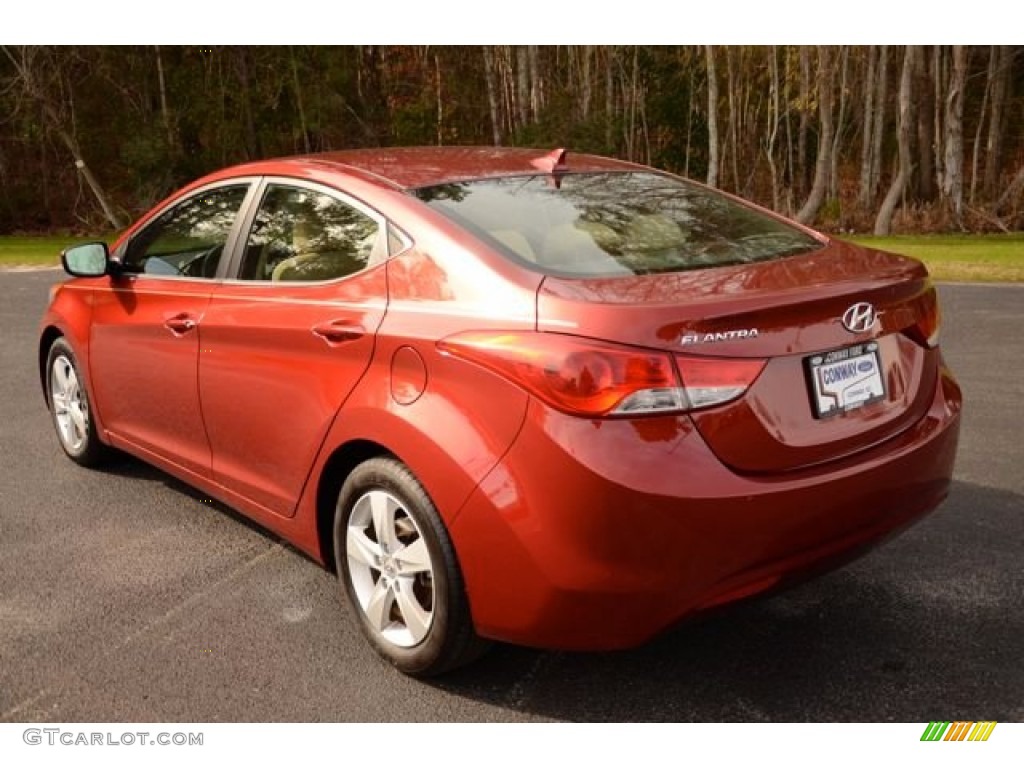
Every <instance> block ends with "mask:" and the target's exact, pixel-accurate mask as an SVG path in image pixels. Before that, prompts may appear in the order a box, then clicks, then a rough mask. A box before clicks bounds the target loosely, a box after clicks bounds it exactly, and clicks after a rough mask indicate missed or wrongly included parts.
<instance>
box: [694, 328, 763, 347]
mask: <svg viewBox="0 0 1024 768" xmlns="http://www.w3.org/2000/svg"><path fill="white" fill-rule="evenodd" d="M756 338H757V328H738V329H736V330H734V331H719V332H717V333H695V332H693V331H688V332H686V333H684V334H683V335H682V336H681V337H680V338H679V343H680V344H682V345H683V346H684V347H685V346H687V345H689V344H708V343H711V342H715V341H739V340H740V339H756Z"/></svg>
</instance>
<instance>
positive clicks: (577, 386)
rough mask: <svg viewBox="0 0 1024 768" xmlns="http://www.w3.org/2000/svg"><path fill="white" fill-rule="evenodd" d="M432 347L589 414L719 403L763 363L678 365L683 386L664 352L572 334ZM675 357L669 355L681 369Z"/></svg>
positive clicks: (485, 335) (482, 338) (478, 338)
mask: <svg viewBox="0 0 1024 768" xmlns="http://www.w3.org/2000/svg"><path fill="white" fill-rule="evenodd" d="M438 348H439V349H440V350H441V352H442V353H444V354H448V355H451V356H453V357H458V358H461V359H463V360H469V361H472V362H474V363H477V364H478V365H482V366H484V367H485V368H489V369H490V370H492V371H494V372H496V373H498V374H500V375H502V376H504V377H505V378H507V379H509V380H510V381H513V382H515V383H516V384H518V385H519V386H521V387H523V388H524V389H526V390H527V391H528V392H530V393H531V394H533V395H535V396H537V397H538V398H540V399H541V400H543V401H544V402H545V403H547V404H548V405H551V406H553V407H554V408H557V409H559V410H561V411H565V412H567V413H571V414H575V415H579V416H591V417H596V416H630V415H643V414H651V413H669V412H673V411H685V410H688V409H691V408H701V407H706V406H708V405H713V404H717V403H721V402H725V401H726V400H731V399H733V398H735V397H738V396H739V395H740V394H742V392H743V391H744V390H745V389H746V387H747V386H749V384H750V382H752V381H753V380H754V378H756V377H757V374H758V373H759V372H760V370H761V368H762V367H763V365H764V363H763V361H747V360H723V361H715V360H701V361H700V362H698V363H695V364H694V365H693V366H690V367H689V368H687V369H686V370H689V375H691V376H692V377H693V382H694V383H693V384H692V385H691V382H690V381H689V380H688V378H687V377H688V374H687V373H686V372H685V371H684V373H683V381H682V382H680V379H679V375H678V374H677V373H676V370H675V368H674V367H673V364H672V358H671V357H670V356H669V355H668V354H666V353H663V352H656V351H652V350H645V349H637V348H634V347H627V346H619V345H616V344H610V343H607V342H603V341H595V340H591V339H582V338H577V337H574V336H563V335H560V334H553V333H532V332H512V331H509V332H502V331H470V332H466V333H460V334H456V335H455V336H449V337H448V338H446V339H443V340H441V341H439V342H438ZM683 360H684V358H682V357H679V356H677V358H676V361H677V363H678V364H679V365H680V367H681V369H682V368H683V366H684V363H683ZM685 360H686V361H688V362H689V361H693V360H696V358H685ZM688 362H687V365H688ZM755 367H756V370H753V369H754V368H755ZM716 371H717V373H716ZM742 381H745V382H746V383H745V384H743V383H741V382H742ZM691 386H694V387H695V389H693V391H692V393H691Z"/></svg>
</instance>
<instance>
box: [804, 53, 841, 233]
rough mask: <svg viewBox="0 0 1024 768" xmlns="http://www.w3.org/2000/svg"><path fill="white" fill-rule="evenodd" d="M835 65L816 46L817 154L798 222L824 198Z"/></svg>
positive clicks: (814, 211)
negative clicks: (812, 180)
mask: <svg viewBox="0 0 1024 768" xmlns="http://www.w3.org/2000/svg"><path fill="white" fill-rule="evenodd" d="M834 73H835V67H834V62H833V61H832V52H831V51H830V50H829V49H828V47H827V46H824V45H819V46H818V78H817V81H818V120H819V122H820V124H821V132H820V133H819V134H818V157H817V161H816V162H815V164H814V183H813V184H812V185H811V191H810V193H809V194H808V195H807V200H806V202H804V205H803V207H802V208H801V209H800V211H799V212H798V213H797V215H796V220H797V221H799V222H800V223H801V224H810V223H811V222H812V221H814V218H815V217H816V216H817V215H818V211H819V210H820V208H821V204H822V203H823V202H825V192H826V191H827V188H828V172H829V168H830V167H831V165H832V162H831V158H830V155H831V154H832V131H833V126H832V89H833V86H834V81H835V76H834Z"/></svg>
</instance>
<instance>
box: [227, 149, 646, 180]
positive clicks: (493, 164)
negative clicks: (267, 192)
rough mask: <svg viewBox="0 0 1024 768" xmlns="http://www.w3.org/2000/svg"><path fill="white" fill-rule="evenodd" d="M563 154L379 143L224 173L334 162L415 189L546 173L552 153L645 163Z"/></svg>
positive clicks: (601, 164) (573, 161) (573, 163)
mask: <svg viewBox="0 0 1024 768" xmlns="http://www.w3.org/2000/svg"><path fill="white" fill-rule="evenodd" d="M561 152H563V150H560V149H558V150H554V149H527V148H522V147H383V148H374V149H352V150H345V151H341V152H323V153H320V154H312V155H298V156H295V157H285V158H279V159H275V160H264V161H259V162H256V163H247V164H245V165H243V166H236V167H235V168H232V169H228V170H227V172H225V173H230V172H234V173H231V175H236V174H237V173H240V172H246V173H267V174H271V173H276V172H280V171H281V170H282V168H281V166H282V165H284V166H293V167H295V166H298V167H309V166H310V165H314V166H318V167H320V168H324V167H331V166H333V167H336V168H338V169H339V170H349V171H351V170H355V171H357V172H359V175H360V176H363V177H364V178H366V177H367V176H368V177H371V178H373V179H376V180H377V181H378V182H379V183H385V184H387V185H388V186H391V187H397V188H400V189H413V188H416V187H429V186H434V185H436V184H450V183H452V182H456V181H466V180H470V179H484V178H494V177H500V176H522V175H526V174H530V175H533V174H538V173H544V172H546V171H547V170H550V168H551V167H552V166H553V164H554V160H553V158H555V157H558V158H559V164H558V170H560V171H566V172H569V173H572V172H583V171H624V170H637V169H640V168H642V167H643V166H639V165H636V164H634V163H628V162H625V161H623V160H614V159H612V158H608V157H600V156H598V155H587V154H579V153H576V152H572V151H568V152H565V153H564V155H561V156H559V153H561ZM218 175H221V174H218Z"/></svg>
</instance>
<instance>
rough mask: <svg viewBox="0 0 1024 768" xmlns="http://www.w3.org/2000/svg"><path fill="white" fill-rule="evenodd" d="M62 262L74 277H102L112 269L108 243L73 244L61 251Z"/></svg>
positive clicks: (66, 270) (65, 269)
mask: <svg viewBox="0 0 1024 768" xmlns="http://www.w3.org/2000/svg"><path fill="white" fill-rule="evenodd" d="M60 262H61V264H62V265H63V266H64V271H65V272H67V273H68V274H69V275H71V276H72V277H102V276H103V275H106V274H108V273H109V272H110V271H111V270H110V263H111V262H110V251H108V250H107V244H106V243H82V244H81V245H73V246H71V247H70V248H67V249H66V250H65V251H64V252H63V253H61V255H60Z"/></svg>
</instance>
